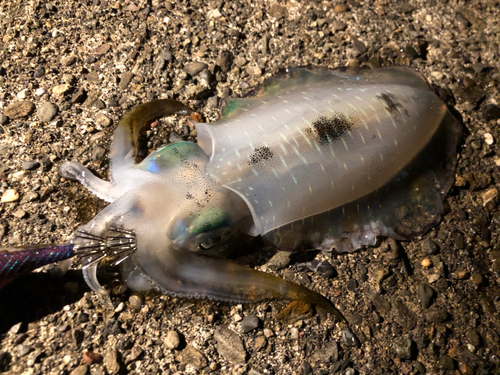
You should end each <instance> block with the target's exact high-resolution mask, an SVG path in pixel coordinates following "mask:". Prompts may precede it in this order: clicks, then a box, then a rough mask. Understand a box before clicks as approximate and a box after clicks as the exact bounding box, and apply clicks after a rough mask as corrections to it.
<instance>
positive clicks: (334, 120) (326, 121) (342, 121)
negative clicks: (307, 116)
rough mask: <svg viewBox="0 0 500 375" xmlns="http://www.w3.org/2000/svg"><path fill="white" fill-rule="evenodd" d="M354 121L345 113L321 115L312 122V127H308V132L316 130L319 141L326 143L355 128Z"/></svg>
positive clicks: (322, 143) (311, 132)
mask: <svg viewBox="0 0 500 375" xmlns="http://www.w3.org/2000/svg"><path fill="white" fill-rule="evenodd" d="M353 126H354V123H353V121H352V120H351V119H350V118H349V117H347V116H346V115H344V114H343V113H336V114H334V115H332V116H328V117H327V116H320V117H318V118H317V119H316V120H314V121H313V123H312V128H306V133H307V134H313V132H316V134H317V136H318V138H319V143H320V144H321V145H326V144H328V143H331V142H333V141H335V140H337V139H339V138H341V137H342V136H343V135H344V134H346V133H347V132H349V131H351V129H352V128H353Z"/></svg>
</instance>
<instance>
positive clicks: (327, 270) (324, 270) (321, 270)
mask: <svg viewBox="0 0 500 375" xmlns="http://www.w3.org/2000/svg"><path fill="white" fill-rule="evenodd" d="M316 272H317V273H318V274H319V275H321V276H323V277H324V278H326V279H329V278H331V277H333V276H334V275H335V271H334V269H333V267H332V266H331V264H330V262H328V261H327V260H324V261H322V262H321V263H320V264H319V265H318V268H317V269H316Z"/></svg>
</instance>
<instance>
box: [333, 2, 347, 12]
mask: <svg viewBox="0 0 500 375" xmlns="http://www.w3.org/2000/svg"><path fill="white" fill-rule="evenodd" d="M333 11H334V12H335V13H345V12H347V6H346V5H345V4H342V3H340V4H337V5H335V7H334V8H333Z"/></svg>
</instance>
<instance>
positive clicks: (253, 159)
mask: <svg viewBox="0 0 500 375" xmlns="http://www.w3.org/2000/svg"><path fill="white" fill-rule="evenodd" d="M273 156H274V152H272V151H271V149H270V148H269V147H268V146H262V147H256V148H255V149H254V150H253V153H252V154H251V155H250V161H249V162H248V164H249V165H254V164H257V163H262V162H265V161H267V160H271V159H272V158H273Z"/></svg>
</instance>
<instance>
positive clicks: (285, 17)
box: [0, 0, 500, 374]
mask: <svg viewBox="0 0 500 375" xmlns="http://www.w3.org/2000/svg"><path fill="white" fill-rule="evenodd" d="M499 11H500V5H499V4H498V1H478V0H472V1H469V2H467V3H463V2H461V3H460V5H458V4H457V3H456V2H451V3H445V2H435V1H430V0H423V1H416V0H409V1H407V2H400V1H396V0H383V1H375V2H373V1H362V0H356V1H351V0H349V1H345V2H344V1H342V2H332V3H328V2H325V3H321V4H319V3H316V2H309V1H303V2H280V3H273V4H271V3H268V2H263V1H257V2H244V1H242V2H240V1H237V2H234V1H231V2H202V1H196V0H195V1H190V2H185V1H172V2H171V1H156V0H153V1H143V0H138V1H135V2H129V1H124V2H108V1H103V0H96V1H81V2H76V1H68V2H62V1H56V2H51V3H40V2H21V1H14V2H3V3H1V4H0V12H1V14H2V17H1V18H0V24H1V27H2V30H3V33H2V37H1V39H0V85H1V87H2V90H0V103H1V107H0V125H1V126H0V196H1V198H2V199H1V203H0V241H1V246H4V247H5V246H13V245H16V244H22V243H33V244H36V243H62V242H65V241H66V240H67V239H68V238H69V236H70V235H71V233H72V232H73V230H74V229H75V228H76V227H77V226H78V225H79V224H82V223H85V222H87V221H88V220H90V219H91V218H92V217H93V216H94V215H95V214H96V213H97V212H99V211H100V210H102V208H103V207H105V203H104V202H102V201H101V200H99V199H97V198H96V197H94V196H92V195H91V194H89V193H88V192H87V191H86V190H85V189H84V188H83V187H82V186H80V185H78V184H77V183H74V182H71V181H67V180H64V179H62V178H61V177H60V176H59V174H58V168H59V165H60V164H61V163H62V162H64V161H68V160H77V161H79V162H82V163H83V164H84V165H86V166H87V167H88V168H90V169H91V170H92V171H93V172H95V173H96V174H97V175H99V176H101V177H105V178H106V176H107V175H108V167H109V163H108V162H107V160H106V155H107V152H108V151H109V145H110V141H111V137H112V133H113V128H114V126H113V124H117V122H118V120H119V118H120V116H121V115H123V114H124V113H125V112H126V111H127V110H128V109H130V108H131V107H133V106H134V105H137V104H140V103H143V102H145V101H148V100H151V99H155V98H174V99H178V100H181V101H183V102H185V103H186V104H189V105H190V106H192V107H193V108H195V109H196V110H197V111H199V112H200V113H201V114H202V117H203V119H204V120H205V121H213V120H215V119H216V118H217V116H218V111H217V106H218V105H219V104H220V103H221V102H222V101H223V100H224V99H225V98H227V97H228V96H241V95H244V94H246V93H247V92H248V91H250V90H252V89H253V88H254V87H255V86H256V85H258V84H259V83H262V82H263V81H264V80H265V79H266V78H268V77H270V76H272V75H274V74H277V73H278V72H280V71H281V70H282V69H284V68H287V67H291V66H304V65H319V66H325V67H345V66H349V67H356V66H362V67H377V66H387V65H409V66H411V67H414V68H416V69H418V70H419V71H421V72H422V73H423V74H424V75H425V77H426V78H427V79H428V81H429V83H430V85H431V86H432V87H434V88H435V90H436V92H438V93H439V94H440V95H441V97H442V98H443V100H444V101H445V102H446V103H447V104H448V105H450V106H451V108H452V110H453V113H454V114H455V115H456V116H457V117H458V118H459V119H460V120H461V121H462V122H463V125H464V132H463V142H462V144H461V147H460V149H459V157H458V166H457V171H456V180H455V184H454V186H453V187H452V189H451V191H450V193H449V194H448V196H447V198H446V200H445V211H446V215H445V216H444V218H443V220H442V222H441V223H440V225H439V226H437V227H436V228H434V229H432V230H430V231H429V233H427V234H426V235H424V236H423V237H422V238H418V239H415V240H413V241H407V242H400V243H397V244H395V242H394V241H384V240H382V241H381V242H380V243H379V245H378V246H377V247H375V248H367V249H362V250H360V251H358V252H355V253H353V254H340V255H335V256H333V257H328V256H326V255H325V254H319V255H318V256H317V257H316V259H315V261H314V262H313V263H312V264H313V265H314V266H315V267H313V268H310V267H305V266H303V264H304V262H311V261H312V260H311V259H310V258H309V259H306V260H304V261H303V262H302V263H296V262H291V264H289V263H290V258H289V257H288V256H284V255H283V254H281V256H282V258H279V257H278V258H279V259H278V258H277V259H275V261H276V262H275V265H274V266H273V267H271V266H269V267H266V271H267V272H270V273H273V274H275V275H278V276H280V277H282V278H287V279H289V280H293V281H295V282H297V283H299V284H301V285H304V286H307V287H308V288H311V289H313V290H315V291H317V292H319V293H321V294H323V295H324V296H326V297H327V298H329V299H330V300H332V301H333V302H334V303H335V305H336V306H337V307H338V308H339V310H341V311H342V313H343V314H344V316H345V317H346V319H347V321H348V322H349V328H348V329H347V328H346V327H344V326H342V325H337V324H335V323H333V322H332V321H330V320H328V319H326V318H322V317H321V316H320V315H317V314H313V310H312V309H307V311H306V310H303V309H302V310H299V312H300V311H302V313H300V314H298V313H295V314H284V315H286V317H288V318H287V319H285V320H280V315H279V312H280V311H281V310H283V308H284V307H285V305H286V304H285V303H283V302H266V303H260V304H250V305H231V304H226V303H220V302H211V301H187V300H182V299H177V298H169V297H166V296H161V295H157V294H153V293H146V294H140V295H138V294H132V293H131V292H130V291H128V290H126V289H125V288H120V287H119V286H117V285H115V284H114V283H113V282H111V280H113V279H114V275H112V276H111V277H110V278H109V280H110V282H111V283H110V288H111V289H112V293H111V296H110V297H109V298H101V297H99V296H97V295H95V294H94V293H91V292H89V289H88V287H87V286H86V284H85V282H84V281H83V278H82V276H81V272H79V271H76V270H71V271H69V272H68V273H67V274H66V275H65V276H63V277H56V276H54V275H53V273H54V272H50V268H51V267H46V268H45V269H43V270H42V272H38V273H34V274H31V275H27V276H24V277H20V278H19V279H17V280H16V281H14V282H13V283H11V284H9V285H8V286H6V287H5V288H3V289H0V317H1V318H2V319H0V372H1V373H5V374H21V373H26V374H30V373H44V374H49V373H70V374H84V373H92V374H102V373H131V374H151V373H166V374H197V373H199V374H209V373H214V374H216V373H235V374H236V373H242V374H243V373H249V374H292V373H298V374H300V373H303V374H335V373H339V374H356V373H358V374H385V373H405V374H415V373H417V372H420V373H424V372H426V371H427V372H429V373H446V372H449V373H451V372H452V371H455V373H457V372H459V373H461V374H481V373H482V374H487V373H492V374H494V373H497V372H498V369H499V366H500V365H499V363H500V359H499V357H498V353H500V325H499V320H498V315H499V309H500V297H499V294H500V287H499V280H500V249H499V245H498V243H499V235H498V233H499V226H500V210H499V203H500V197H499V196H498V190H499V189H500V176H499V168H500V155H499V154H500V149H499V146H498V140H499V139H500V126H499V125H500V122H499V121H500V120H499V117H500V110H499V105H500V94H499V92H500V91H499V87H500V70H499V69H500V65H499V64H500V62H499V61H500V60H499V59H498V51H499V50H500V46H499V40H498V35H499V33H500V22H499V19H498V14H499ZM156 125H157V126H155V127H154V128H152V129H151V131H150V132H149V133H148V134H147V148H148V149H155V148H158V147H159V146H161V145H163V144H164V143H165V142H166V140H167V139H170V140H174V139H177V140H193V139H194V135H195V132H193V131H192V130H191V128H190V127H189V124H188V122H187V120H185V119H179V118H174V119H170V118H169V119H163V120H160V121H158V123H157V124H156ZM395 245H397V246H395ZM292 258H293V257H292ZM268 259H269V258H268ZM268 259H267V260H268ZM264 263H265V261H262V262H260V264H264ZM320 264H322V265H323V266H322V267H318V266H319V265H320ZM332 271H333V272H332ZM236 316H239V320H237V319H236ZM281 316H283V315H281ZM290 316H291V317H292V318H290ZM242 317H251V318H249V319H248V321H245V322H244V323H243V324H242V322H241V320H242ZM243 319H245V318H243ZM242 325H244V326H245V331H246V333H244V334H240V333H238V332H241V331H240V329H241V328H242Z"/></svg>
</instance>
